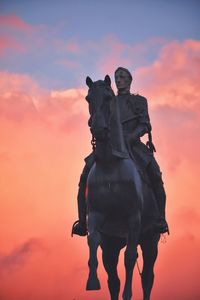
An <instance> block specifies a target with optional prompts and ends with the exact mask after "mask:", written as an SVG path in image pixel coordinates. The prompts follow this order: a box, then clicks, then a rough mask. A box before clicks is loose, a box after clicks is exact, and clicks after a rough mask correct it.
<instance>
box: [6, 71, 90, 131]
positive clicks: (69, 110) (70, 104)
mask: <svg viewBox="0 0 200 300" xmlns="http://www.w3.org/2000/svg"><path fill="white" fill-rule="evenodd" d="M0 75H1V76H0V115H1V116H2V117H4V118H8V119H10V120H13V121H22V120H28V119H29V120H30V119H31V120H32V121H33V120H35V121H38V122H43V124H44V125H47V124H48V125H49V126H55V127H58V128H66V129H70V128H71V129H72V128H73V127H74V128H75V127H76V125H78V127H81V124H82V120H83V119H84V120H85V121H86V122H87V115H88V109H87V103H86V101H85V95H86V90H84V89H81V88H76V89H75V88H74V89H66V90H52V91H48V90H44V89H42V88H41V87H40V86H39V85H38V84H37V82H36V81H35V80H33V79H32V78H31V77H30V76H28V75H23V74H15V73H9V72H1V73H0ZM76 119H79V122H78V123H77V122H75V120H76ZM75 124H76V125H75ZM74 125H75V126H74Z"/></svg>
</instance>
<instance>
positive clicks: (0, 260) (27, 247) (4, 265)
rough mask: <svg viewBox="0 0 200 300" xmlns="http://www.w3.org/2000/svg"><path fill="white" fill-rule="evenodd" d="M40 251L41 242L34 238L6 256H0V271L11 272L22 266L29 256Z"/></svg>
mask: <svg viewBox="0 0 200 300" xmlns="http://www.w3.org/2000/svg"><path fill="white" fill-rule="evenodd" d="M37 250H41V241H40V240H38V239H35V238H32V239H29V240H28V241H26V242H24V243H23V244H21V245H20V246H18V247H17V248H16V249H14V250H13V251H12V252H11V253H10V254H8V255H2V254H1V255H0V271H1V272H2V271H7V272H8V271H9V272H12V271H13V269H16V268H19V267H21V266H23V265H24V264H25V263H26V262H27V260H28V258H29V256H30V255H31V254H33V253H34V252H35V251H37Z"/></svg>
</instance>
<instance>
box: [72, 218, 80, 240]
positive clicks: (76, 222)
mask: <svg viewBox="0 0 200 300" xmlns="http://www.w3.org/2000/svg"><path fill="white" fill-rule="evenodd" d="M78 223H79V220H77V221H75V222H74V224H73V225H72V232H71V237H73V234H74V227H75V226H76V224H78Z"/></svg>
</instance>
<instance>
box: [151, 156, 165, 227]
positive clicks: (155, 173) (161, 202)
mask: <svg viewBox="0 0 200 300" xmlns="http://www.w3.org/2000/svg"><path fill="white" fill-rule="evenodd" d="M147 172H148V175H149V178H150V180H151V185H152V188H153V191H154V194H155V197H156V202H157V205H158V209H159V213H160V217H159V220H158V222H157V230H158V231H159V232H160V233H165V232H169V229H168V224H167V222H166V219H165V205H166V193H165V189H164V185H163V181H162V173H161V171H160V168H159V165H158V164H157V162H156V160H155V158H154V159H153V160H152V161H151V163H150V164H149V165H148V167H147Z"/></svg>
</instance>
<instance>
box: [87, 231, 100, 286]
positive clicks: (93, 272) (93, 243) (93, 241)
mask: <svg viewBox="0 0 200 300" xmlns="http://www.w3.org/2000/svg"><path fill="white" fill-rule="evenodd" d="M87 241H88V246H89V260H88V267H89V276H88V280H87V284H86V290H100V289H101V286H100V282H99V279H98V276H97V267H98V259H97V249H98V246H99V245H100V234H99V233H98V232H97V231H96V232H93V233H91V234H90V235H88V238H87Z"/></svg>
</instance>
